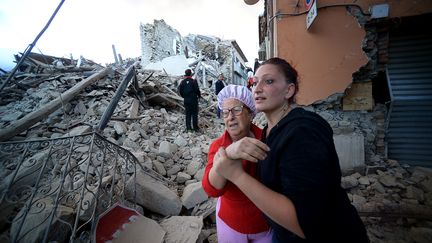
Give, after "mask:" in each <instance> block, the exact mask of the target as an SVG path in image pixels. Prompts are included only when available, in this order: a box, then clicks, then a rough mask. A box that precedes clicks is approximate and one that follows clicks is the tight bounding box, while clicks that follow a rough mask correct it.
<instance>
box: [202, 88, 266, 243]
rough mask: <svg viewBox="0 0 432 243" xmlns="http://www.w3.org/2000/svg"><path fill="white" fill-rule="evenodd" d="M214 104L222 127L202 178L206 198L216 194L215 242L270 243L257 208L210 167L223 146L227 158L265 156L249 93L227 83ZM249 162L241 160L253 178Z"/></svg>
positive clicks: (258, 157) (212, 147)
mask: <svg viewBox="0 0 432 243" xmlns="http://www.w3.org/2000/svg"><path fill="white" fill-rule="evenodd" d="M218 106H219V108H220V109H221V111H222V115H223V120H224V123H225V129H226V130H225V132H224V133H223V134H222V135H221V136H220V137H219V138H217V139H216V140H215V141H213V142H212V144H211V145H210V149H209V152H208V163H207V166H206V169H205V174H204V177H203V180H202V185H203V188H204V190H205V192H206V193H207V194H208V195H209V196H210V197H219V198H218V201H217V206H216V227H217V235H218V242H260V243H264V242H271V239H272V232H271V231H270V230H269V227H268V225H267V223H266V222H265V219H264V217H263V215H262V213H261V211H260V210H259V209H258V208H257V207H256V206H255V205H254V204H253V203H252V202H251V201H250V200H249V199H248V198H247V197H246V196H245V195H244V194H243V193H242V192H241V191H240V190H239V189H238V188H237V186H235V185H234V184H233V183H231V182H230V181H227V180H226V179H225V178H224V177H221V176H220V175H219V174H218V173H216V171H215V169H214V168H213V159H214V156H215V154H216V152H217V151H218V149H219V148H224V149H226V151H227V153H228V154H230V155H231V157H236V156H237V157H238V156H241V155H243V157H245V158H249V159H250V160H251V161H253V162H256V161H257V160H258V159H264V158H265V156H266V155H265V152H266V151H267V150H268V147H267V146H266V145H265V144H264V143H260V142H259V139H260V138H261V132H262V131H261V129H260V128H258V127H257V126H255V125H254V124H252V119H253V117H254V116H255V113H256V110H255V105H254V102H253V98H252V93H251V92H250V91H249V90H248V89H247V88H246V87H245V86H240V85H228V86H226V87H225V88H223V89H222V90H221V91H220V92H219V94H218ZM255 138H256V139H258V140H256V139H255ZM257 141H258V142H257ZM233 142H237V143H236V146H235V147H234V146H231V147H230V145H231V144H232V143H233ZM256 146H261V147H260V148H261V149H256V151H257V152H256V153H255V154H254V153H253V152H254V151H251V148H253V149H255V148H256ZM251 161H247V160H242V161H241V163H242V165H243V169H244V171H246V172H247V173H248V174H250V175H251V176H252V177H256V174H257V173H256V163H253V162H251Z"/></svg>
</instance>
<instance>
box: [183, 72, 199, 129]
mask: <svg viewBox="0 0 432 243" xmlns="http://www.w3.org/2000/svg"><path fill="white" fill-rule="evenodd" d="M178 90H179V93H180V96H181V97H183V99H184V106H185V115H186V132H190V131H192V129H193V130H194V131H195V132H199V127H198V99H199V98H201V92H200V90H199V87H198V82H197V81H196V80H195V79H193V78H192V70H190V69H186V70H185V77H184V79H183V80H182V81H181V83H180V85H179V89H178ZM191 118H192V125H193V126H191Z"/></svg>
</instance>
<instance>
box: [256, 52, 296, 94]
mask: <svg viewBox="0 0 432 243" xmlns="http://www.w3.org/2000/svg"><path fill="white" fill-rule="evenodd" d="M266 64H272V65H275V66H276V67H277V68H278V69H279V71H280V72H281V73H283V74H284V76H285V77H286V81H287V83H289V84H290V83H292V84H294V87H295V91H294V94H293V96H291V98H289V102H294V96H295V95H296V94H297V92H298V80H297V78H298V75H297V71H296V70H295V69H294V68H293V67H292V66H291V64H289V63H288V62H287V61H285V60H284V59H282V58H279V57H273V58H270V59H268V60H266V61H264V62H263V63H261V66H263V65H266Z"/></svg>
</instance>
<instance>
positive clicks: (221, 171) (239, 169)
mask: <svg viewBox="0 0 432 243" xmlns="http://www.w3.org/2000/svg"><path fill="white" fill-rule="evenodd" d="M213 169H215V171H216V173H217V174H218V175H220V176H222V177H224V178H225V179H227V180H230V181H232V180H233V179H235V178H237V177H238V176H239V175H241V174H242V173H245V172H244V170H243V164H242V162H241V160H233V159H230V158H228V156H227V153H226V152H225V149H224V148H219V150H218V151H217V153H216V154H215V156H214V159H213Z"/></svg>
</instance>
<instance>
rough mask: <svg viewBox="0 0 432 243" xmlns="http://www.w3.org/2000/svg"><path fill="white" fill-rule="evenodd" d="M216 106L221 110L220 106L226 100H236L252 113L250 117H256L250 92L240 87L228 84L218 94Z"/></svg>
mask: <svg viewBox="0 0 432 243" xmlns="http://www.w3.org/2000/svg"><path fill="white" fill-rule="evenodd" d="M217 99H218V106H219V108H220V109H222V108H223V107H222V104H223V102H224V101H225V100H226V99H236V100H239V101H241V102H242V103H243V104H244V105H246V106H247V107H248V108H249V109H250V110H251V112H252V115H253V116H255V115H256V113H257V112H256V108H255V103H254V100H253V97H252V92H251V91H250V90H249V89H248V88H246V86H242V85H234V84H230V85H227V86H225V87H224V88H223V89H222V90H221V91H220V92H219V94H218V96H217Z"/></svg>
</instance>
